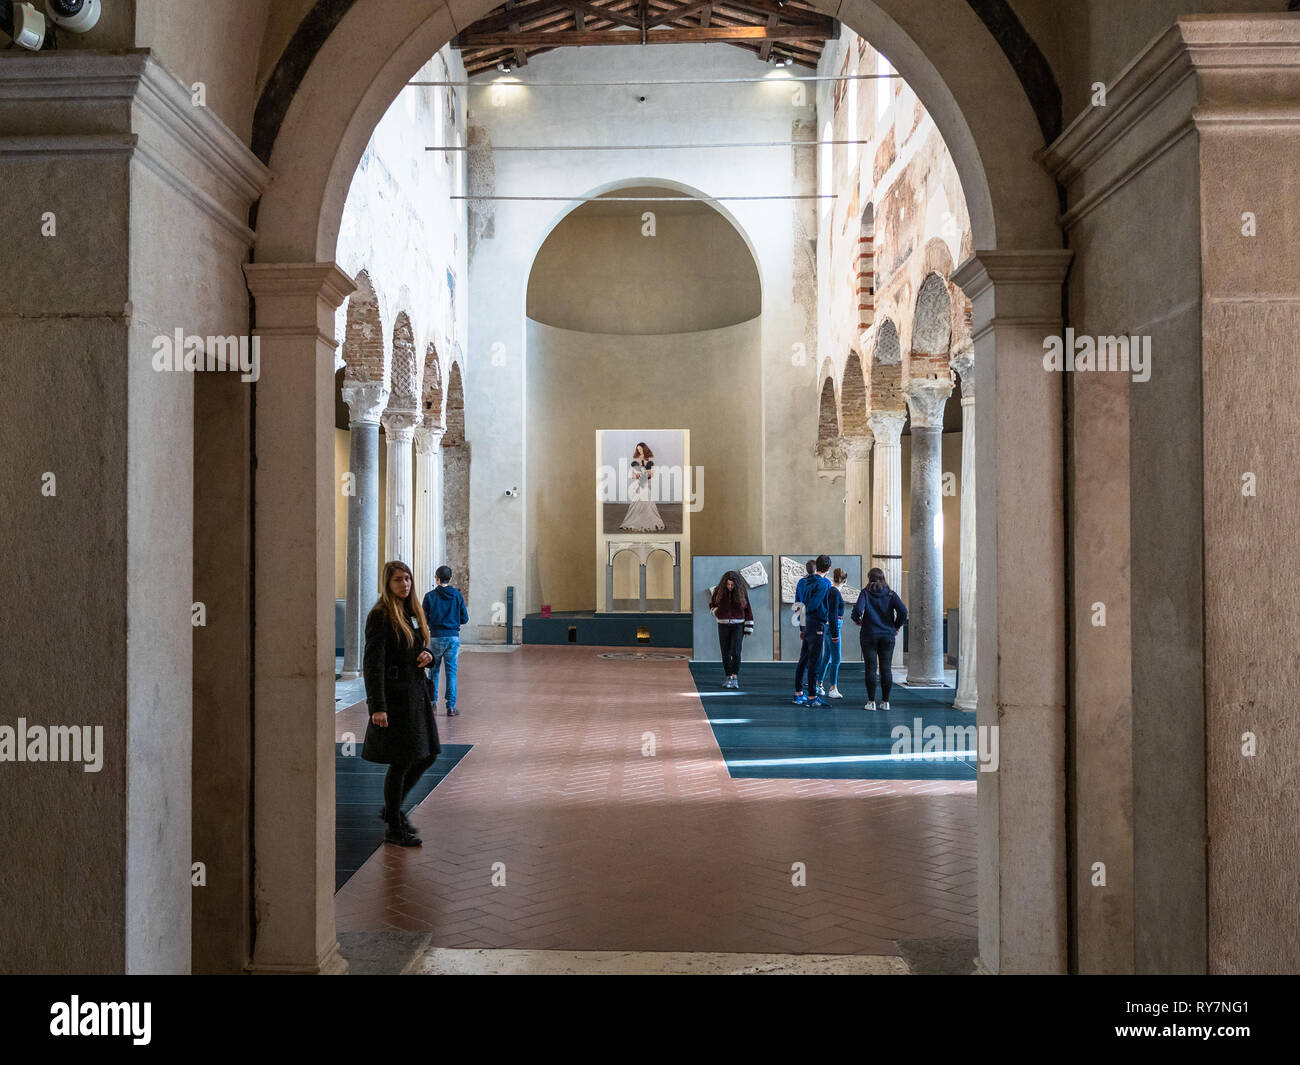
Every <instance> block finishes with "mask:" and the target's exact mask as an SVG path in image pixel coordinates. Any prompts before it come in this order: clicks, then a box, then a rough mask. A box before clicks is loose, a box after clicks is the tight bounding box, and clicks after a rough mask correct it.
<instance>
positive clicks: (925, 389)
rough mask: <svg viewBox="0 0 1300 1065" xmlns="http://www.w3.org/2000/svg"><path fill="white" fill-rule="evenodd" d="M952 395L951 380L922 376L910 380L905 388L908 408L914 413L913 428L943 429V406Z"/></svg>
mask: <svg viewBox="0 0 1300 1065" xmlns="http://www.w3.org/2000/svg"><path fill="white" fill-rule="evenodd" d="M951 395H952V382H951V381H936V380H932V379H930V378H922V379H921V380H918V381H908V382H907V386H906V387H905V388H904V389H903V398H904V399H905V400H907V409H908V410H909V411H910V412H911V415H912V428H913V429H942V428H943V407H944V404H945V403H947V402H948V397H949V396H951Z"/></svg>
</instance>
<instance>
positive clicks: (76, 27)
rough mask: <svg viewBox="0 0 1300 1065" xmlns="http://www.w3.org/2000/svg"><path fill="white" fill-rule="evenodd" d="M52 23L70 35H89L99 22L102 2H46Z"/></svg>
mask: <svg viewBox="0 0 1300 1065" xmlns="http://www.w3.org/2000/svg"><path fill="white" fill-rule="evenodd" d="M45 11H46V13H47V14H48V15H49V16H50V21H51V22H53V23H54V24H55V25H56V26H58V27H59V28H60V29H65V30H68V31H69V32H70V33H88V32H89V31H90V30H93V29H94V28H95V24H96V23H97V22H98V21H99V16H100V12H101V11H102V7H101V4H100V0H45Z"/></svg>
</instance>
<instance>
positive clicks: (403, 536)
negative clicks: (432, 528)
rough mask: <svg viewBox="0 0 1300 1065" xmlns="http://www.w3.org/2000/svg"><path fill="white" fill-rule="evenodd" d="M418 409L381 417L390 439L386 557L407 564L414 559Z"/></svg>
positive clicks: (388, 439)
mask: <svg viewBox="0 0 1300 1065" xmlns="http://www.w3.org/2000/svg"><path fill="white" fill-rule="evenodd" d="M419 417H420V414H419V412H418V411H413V410H400V409H398V410H386V411H384V414H383V417H382V418H381V419H380V420H381V421H382V422H383V423H384V435H385V438H386V439H387V441H388V477H387V479H386V485H387V493H386V494H387V496H388V513H387V515H386V516H385V517H386V521H385V524H384V560H385V561H392V560H393V559H400V560H401V561H403V562H405V563H406V564H407V565H408V566H409V565H410V564H411V563H412V561H414V558H415V537H414V535H413V534H412V529H413V527H414V518H415V513H414V511H415V508H414V506H413V505H412V502H413V501H412V487H413V480H412V477H411V443H412V441H413V440H414V439H415V423H416V421H417V420H418V419H419Z"/></svg>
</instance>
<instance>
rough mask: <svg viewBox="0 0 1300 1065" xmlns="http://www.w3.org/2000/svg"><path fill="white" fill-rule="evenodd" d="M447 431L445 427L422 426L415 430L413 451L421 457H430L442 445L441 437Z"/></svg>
mask: <svg viewBox="0 0 1300 1065" xmlns="http://www.w3.org/2000/svg"><path fill="white" fill-rule="evenodd" d="M446 431H447V427H446V426H445V425H429V424H427V423H426V424H424V425H421V426H419V427H418V428H417V429H416V430H415V450H416V451H417V452H419V453H420V454H421V455H432V454H434V453H436V452H437V450H438V445H439V444H441V443H442V436H443V434H444V433H445V432H446Z"/></svg>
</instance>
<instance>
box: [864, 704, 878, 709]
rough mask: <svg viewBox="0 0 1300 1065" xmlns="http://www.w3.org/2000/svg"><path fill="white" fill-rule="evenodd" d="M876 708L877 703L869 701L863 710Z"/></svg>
mask: <svg viewBox="0 0 1300 1065" xmlns="http://www.w3.org/2000/svg"><path fill="white" fill-rule="evenodd" d="M875 708H876V704H875V703H867V705H866V706H864V707H863V708H862V709H863V710H874V709H875Z"/></svg>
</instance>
